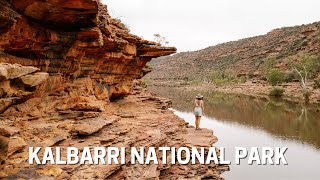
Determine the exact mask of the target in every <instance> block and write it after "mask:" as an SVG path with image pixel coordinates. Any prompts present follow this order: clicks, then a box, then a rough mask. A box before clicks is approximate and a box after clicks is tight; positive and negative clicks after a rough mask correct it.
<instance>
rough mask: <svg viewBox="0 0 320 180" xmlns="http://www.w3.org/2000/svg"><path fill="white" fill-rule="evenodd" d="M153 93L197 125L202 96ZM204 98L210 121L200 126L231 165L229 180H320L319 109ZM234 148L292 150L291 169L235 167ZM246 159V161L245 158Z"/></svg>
mask: <svg viewBox="0 0 320 180" xmlns="http://www.w3.org/2000/svg"><path fill="white" fill-rule="evenodd" d="M149 89H150V91H152V92H154V93H156V94H158V95H160V96H163V97H168V98H171V99H172V102H173V111H174V112H175V114H176V115H178V116H179V117H181V118H183V119H185V121H187V122H188V123H190V124H191V125H194V115H193V113H192V100H193V98H194V96H195V94H197V93H199V92H191V93H190V92H188V91H183V90H177V89H173V88H162V87H161V88H160V87H150V88H149ZM200 93H202V94H203V95H204V96H205V112H206V117H204V118H202V120H201V125H200V126H201V127H203V128H208V129H212V130H213V131H214V134H215V135H216V136H217V137H218V139H219V141H218V142H217V143H216V144H215V146H216V147H225V148H226V158H227V159H228V160H230V161H231V162H232V164H231V166H230V168H231V171H230V172H225V173H224V174H223V176H224V177H225V178H226V179H228V180H229V179H230V180H242V179H243V180H248V179H249V180H250V179H268V180H269V179H306V180H316V179H320V165H319V164H318V163H320V112H319V109H320V107H319V106H304V105H298V104H294V103H290V102H286V101H281V100H274V99H261V98H253V97H248V96H242V95H226V94H221V93H214V92H200ZM235 147H246V148H247V149H250V148H251V147H260V148H261V147H288V150H287V152H286V154H285V157H286V159H287V161H288V165H264V166H258V165H252V166H251V165H247V163H246V161H245V160H244V161H241V165H234V149H235ZM246 160H247V159H246Z"/></svg>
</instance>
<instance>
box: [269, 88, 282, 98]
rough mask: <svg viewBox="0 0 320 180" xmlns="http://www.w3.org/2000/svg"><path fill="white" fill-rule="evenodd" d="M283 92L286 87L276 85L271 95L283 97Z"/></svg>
mask: <svg viewBox="0 0 320 180" xmlns="http://www.w3.org/2000/svg"><path fill="white" fill-rule="evenodd" d="M283 93H284V89H283V88H280V87H274V88H273V89H272V90H271V91H270V93H269V95H270V96H274V97H282V96H283Z"/></svg>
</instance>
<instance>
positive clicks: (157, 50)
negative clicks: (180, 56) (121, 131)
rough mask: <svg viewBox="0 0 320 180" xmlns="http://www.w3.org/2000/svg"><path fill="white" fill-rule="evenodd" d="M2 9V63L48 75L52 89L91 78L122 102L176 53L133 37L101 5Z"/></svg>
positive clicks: (84, 1)
mask: <svg viewBox="0 0 320 180" xmlns="http://www.w3.org/2000/svg"><path fill="white" fill-rule="evenodd" d="M0 10H1V14H0V20H1V22H2V23H1V25H0V51H2V52H1V54H0V62H6V63H18V64H21V65H24V66H35V67H37V68H39V69H41V71H44V72H48V73H49V74H50V80H49V81H50V82H51V83H50V86H51V87H50V88H51V89H52V90H54V89H56V88H58V87H60V84H61V83H64V82H67V81H69V80H72V79H75V78H79V77H90V79H91V80H92V84H94V85H95V86H97V87H99V90H97V91H101V92H103V91H104V89H106V90H107V91H108V95H107V96H108V97H107V98H117V97H119V96H123V95H126V94H128V93H129V92H130V88H131V84H132V80H134V79H137V78H140V77H141V76H142V75H143V73H142V69H143V68H144V67H145V64H146V63H147V62H148V61H150V60H151V58H154V57H159V56H164V55H169V54H172V53H175V52H176V49H175V48H173V47H161V46H160V45H159V44H156V43H154V42H150V41H146V40H143V39H141V38H140V37H138V36H135V35H132V34H130V33H129V32H128V30H127V29H126V28H125V27H123V26H121V24H120V22H118V21H117V20H115V19H112V18H111V17H110V16H109V14H108V12H107V9H106V7H105V5H103V4H101V3H100V2H99V1H98V0H78V1H73V0H69V1H56V0H47V1H40V0H38V1H37V0H35V1H17V0H10V1H9V0H8V1H6V0H1V1H0ZM11 55H13V56H11Z"/></svg>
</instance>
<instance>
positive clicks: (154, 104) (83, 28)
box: [0, 0, 226, 179]
mask: <svg viewBox="0 0 320 180" xmlns="http://www.w3.org/2000/svg"><path fill="white" fill-rule="evenodd" d="M0 21H1V23H0V179H2V178H5V179H179V178H180V179H185V178H192V179H200V178H214V179H219V178H220V173H221V172H223V171H225V170H226V167H221V166H219V165H215V164H210V165H203V166H201V165H199V164H196V165H192V164H191V163H190V164H188V165H184V166H182V165H178V164H176V165H173V164H167V165H163V164H150V165H148V166H144V165H138V164H136V165H131V163H130V162H129V161H128V162H126V164H125V165H116V164H111V165H90V164H85V165H80V164H79V165H60V166H58V165H50V163H49V164H47V165H43V166H38V165H31V164H29V163H28V151H29V150H28V149H29V147H53V148H54V147H60V148H61V150H62V151H64V153H62V154H61V156H62V159H66V153H65V150H66V148H67V147H70V146H72V147H77V148H78V149H80V151H82V149H83V148H84V147H91V148H93V147H110V146H112V147H133V146H136V147H150V146H154V147H160V146H169V147H180V146H187V147H192V146H196V147H197V146H203V147H206V149H208V147H210V146H211V145H212V144H213V143H215V142H216V141H217V138H216V137H215V136H214V135H213V133H212V131H210V130H203V131H201V132H200V131H197V132H196V131H194V128H192V127H191V126H188V125H187V124H186V123H185V121H183V120H182V119H179V118H178V117H176V116H175V115H174V114H173V113H172V112H171V111H169V110H168V109H167V108H168V107H169V105H170V102H169V101H168V100H166V99H163V98H157V97H154V96H153V95H152V94H150V93H148V92H146V91H145V90H144V89H143V87H142V85H143V84H142V82H141V80H139V79H140V78H141V77H143V76H144V75H145V74H146V73H147V72H149V71H150V69H148V68H146V67H145V65H146V63H147V62H148V61H150V60H151V59H152V58H155V57H160V56H165V55H169V54H172V53H175V52H176V48H174V47H161V46H160V45H159V44H157V43H154V42H150V41H146V40H143V39H141V38H139V37H138V36H135V35H132V34H130V33H129V32H128V30H127V29H126V28H125V27H123V26H122V25H121V22H119V21H117V20H115V19H113V18H111V17H110V16H109V14H108V11H107V9H106V7H105V5H103V4H101V3H100V1H99V0H77V1H75V0H46V1H43V0H32V1H17V0H0ZM200 136H201V137H203V138H201V139H199V138H197V137H200ZM41 153H42V152H41ZM129 155H130V154H129V152H127V154H126V156H129ZM40 156H41V155H40ZM168 156H169V155H168ZM168 158H171V157H168ZM127 159H130V158H127Z"/></svg>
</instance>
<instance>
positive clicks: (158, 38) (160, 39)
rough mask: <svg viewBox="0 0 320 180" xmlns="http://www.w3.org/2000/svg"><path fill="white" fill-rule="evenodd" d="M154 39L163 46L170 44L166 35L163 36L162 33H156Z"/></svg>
mask: <svg viewBox="0 0 320 180" xmlns="http://www.w3.org/2000/svg"><path fill="white" fill-rule="evenodd" d="M153 36H154V41H155V42H157V43H159V44H160V45H161V46H168V45H169V41H167V40H166V39H167V38H166V37H164V36H161V35H160V34H154V35H153Z"/></svg>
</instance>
